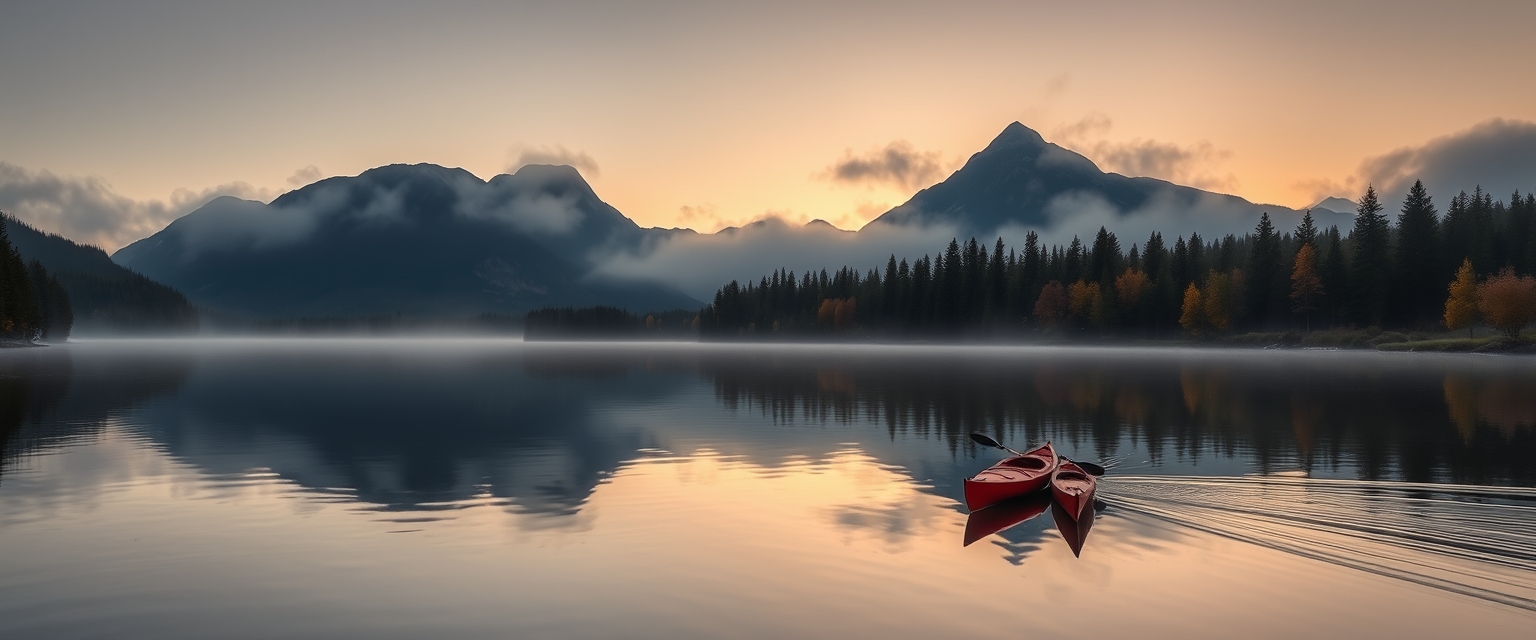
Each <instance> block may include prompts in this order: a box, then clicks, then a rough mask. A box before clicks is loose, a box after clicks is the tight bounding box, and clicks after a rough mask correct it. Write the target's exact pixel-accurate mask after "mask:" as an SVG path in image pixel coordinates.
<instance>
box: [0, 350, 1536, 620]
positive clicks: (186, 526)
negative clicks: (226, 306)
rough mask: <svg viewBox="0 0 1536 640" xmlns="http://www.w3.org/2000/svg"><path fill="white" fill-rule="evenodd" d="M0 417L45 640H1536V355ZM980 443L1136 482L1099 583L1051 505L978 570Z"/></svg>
mask: <svg viewBox="0 0 1536 640" xmlns="http://www.w3.org/2000/svg"><path fill="white" fill-rule="evenodd" d="M0 400H3V405H0V406H3V410H0V447H3V449H0V554H3V556H4V557H7V558H10V559H13V560H9V561H8V562H7V563H6V564H5V565H4V566H0V603H3V604H0V635H4V636H7V637H11V636H16V637H22V636H28V635H61V634H66V635H67V634H78V635H103V634H107V635H113V636H117V637H211V636H220V637H271V636H278V635H296V636H304V637H355V636H357V635H360V634H364V633H366V634H369V635H376V636H380V637H412V636H420V635H433V636H436V637H482V636H484V635H486V634H492V635H507V634H511V635H561V636H593V637H597V636H612V635H615V634H617V635H625V636H638V637H651V636H655V637H663V636H673V637H675V636H678V635H685V636H687V635H694V636H697V635H719V634H721V633H726V632H729V633H730V634H731V635H742V636H748V637H783V636H785V635H798V636H832V635H846V634H848V633H869V632H872V631H874V632H886V633H889V634H891V635H895V636H898V637H932V636H934V635H940V634H944V635H949V634H955V633H960V634H963V635H968V636H991V635H1014V634H1013V633H1012V632H1011V630H1010V629H1009V628H1008V627H1006V626H998V625H996V624H994V623H989V622H986V620H987V618H988V617H989V616H997V617H1003V616H1007V615H1012V614H1010V613H1009V612H1010V611H1013V610H1014V609H1016V607H1017V606H1019V603H1020V602H1037V601H1038V602H1044V601H1050V602H1055V603H1058V604H1062V605H1063V606H1079V605H1080V606H1085V607H1093V608H1094V609H1095V610H1099V611H1104V612H1105V613H1103V614H1102V616H1101V618H1102V619H1101V620H1099V621H1098V622H1097V623H1096V627H1095V630H1094V635H1096V636H1099V637H1105V636H1106V634H1107V635H1108V636H1115V635H1123V636H1126V637H1133V636H1137V635H1145V634H1146V633H1148V632H1149V631H1151V632H1153V633H1154V635H1172V634H1175V633H1179V634H1184V635H1186V636H1191V637H1230V636H1231V635H1232V634H1233V632H1234V629H1233V628H1230V627H1223V626H1221V625H1219V624H1216V623H1215V622H1213V621H1212V620H1211V619H1210V618H1209V615H1207V616H1206V617H1205V618H1202V617H1200V616H1199V615H1198V614H1197V612H1199V611H1201V610H1202V609H1205V608H1209V607H1218V608H1230V609H1232V610H1241V611H1243V612H1245V613H1246V614H1248V615H1249V617H1247V618H1243V619H1242V620H1243V622H1241V624H1243V625H1245V626H1244V627H1243V628H1242V630H1241V632H1240V633H1239V635H1246V636H1251V637H1282V636H1283V635H1286V634H1295V633H1302V632H1305V629H1306V627H1305V626H1304V625H1303V624H1302V622H1303V621H1302V620H1297V619H1294V618H1295V615H1294V612H1296V611H1298V610H1299V611H1307V612H1309V614H1310V615H1309V616H1308V617H1307V619H1308V620H1314V621H1315V620H1316V619H1323V620H1327V621H1328V622H1329V623H1330V624H1331V625H1333V627H1331V628H1334V629H1338V630H1351V629H1352V630H1355V631H1357V632H1359V633H1363V634H1367V635H1369V634H1376V633H1389V632H1397V633H1399V634H1403V635H1408V636H1435V635H1440V634H1438V633H1436V631H1444V632H1446V633H1454V632H1455V630H1456V629H1458V628H1460V627H1458V624H1459V621H1472V620H1475V621H1476V624H1477V625H1478V628H1479V629H1482V630H1483V631H1482V634H1483V635H1485V636H1488V637H1522V636H1521V634H1522V633H1523V631H1522V630H1528V629H1529V628H1530V627H1529V625H1530V624H1531V623H1532V622H1536V581H1533V580H1532V579H1531V578H1530V576H1531V575H1536V571H1533V569H1536V542H1533V539H1532V538H1531V536H1530V534H1529V531H1531V530H1532V529H1533V528H1536V527H1533V525H1536V463H1533V462H1532V461H1536V362H1533V361H1531V360H1529V359H1523V358H1499V357H1480V356H1463V355H1438V354H1437V355H1412V354H1378V353H1362V352H1258V351H1248V350H1230V351H1226V350H1178V349H1114V348H1103V349H1085V348H1040V347H999V346H964V347H956V346H900V347H891V346H877V345H783V344H779V345H739V344H701V343H605V344H590V343H586V344H583V343H569V344H562V343H523V342H521V341H517V340H502V339H340V340H322V339H285V340H276V339H274V340H237V339H229V340H220V339H207V340H185V341H177V340H110V341H86V342H80V343H78V344H70V345H66V346H61V347H51V348H47V349H12V350H4V351H0ZM973 431H979V432H985V433H988V434H989V435H992V436H993V437H995V438H997V439H999V440H1000V441H1002V442H1004V443H1005V444H1009V445H1010V446H1013V447H1015V448H1021V447H1023V446H1025V445H1030V444H1035V443H1038V442H1040V441H1044V440H1050V441H1052V442H1053V443H1055V444H1056V446H1057V447H1058V448H1059V449H1060V450H1061V451H1062V452H1063V453H1064V454H1066V455H1068V456H1069V457H1073V458H1076V459H1082V460H1093V461H1107V462H1109V463H1111V465H1112V468H1111V469H1110V474H1109V475H1108V476H1107V477H1106V478H1105V480H1104V481H1103V484H1102V485H1101V490H1100V499H1101V500H1102V501H1103V502H1104V508H1103V510H1101V511H1100V513H1099V515H1098V518H1097V521H1096V522H1095V523H1094V525H1093V528H1092V530H1091V532H1090V533H1088V534H1087V539H1086V542H1085V544H1084V546H1083V549H1082V555H1081V557H1080V558H1075V557H1073V554H1072V552H1071V551H1070V550H1069V549H1068V548H1067V546H1068V545H1067V544H1065V543H1064V542H1063V540H1062V539H1061V533H1059V532H1058V531H1057V530H1056V525H1055V524H1054V523H1053V521H1052V516H1051V514H1050V513H1049V512H1046V513H1045V514H1044V515H1041V516H1038V517H1034V518H1031V519H1028V520H1026V521H1024V522H1023V523H1021V524H1018V525H1017V526H1014V527H1012V528H1009V529H1006V530H1004V531H1002V532H1000V533H997V534H994V535H991V536H990V537H987V538H985V539H984V540H982V541H981V542H979V543H976V544H973V545H971V546H968V547H963V546H962V533H963V530H964V528H965V524H966V517H967V516H966V512H965V509H964V507H963V506H962V504H961V493H962V492H961V480H962V479H963V478H965V477H968V476H969V475H971V474H973V473H975V472H976V471H977V470H979V469H980V468H982V467H985V466H986V465H988V464H991V463H992V462H993V461H995V460H996V459H997V457H998V456H997V455H995V452H994V451H992V450H987V449H979V448H977V447H975V446H974V445H973V444H972V443H971V442H970V440H969V439H968V438H967V437H966V434H968V433H970V432H973ZM999 581H1002V582H999ZM985 584H1007V585H1010V593H1011V595H1010V597H1009V598H1003V599H999V598H978V597H977V596H976V592H975V589H974V587H976V585H985ZM790 610H793V611H796V612H799V615H796V616H784V615H782V614H783V612H784V611H790ZM957 610H968V611H979V612H980V613H978V614H975V615H965V616H961V619H957V616H956V614H955V611H957ZM81 611H86V612H88V614H81V613H80V612H81ZM870 611H880V612H882V613H880V614H879V615H873V614H870V613H869V612H870ZM1184 613H1187V614H1188V615H1187V616H1184V615H1183V614H1184ZM1265 621H1269V622H1270V623H1272V624H1270V623H1266V622H1265ZM1039 625H1040V626H1041V628H1042V629H1044V630H1047V631H1053V632H1056V633H1059V634H1060V635H1064V636H1066V637H1078V636H1081V635H1084V634H1083V631H1082V629H1080V628H1079V627H1077V626H1075V625H1074V624H1073V621H1072V620H1070V619H1067V618H1063V619H1059V620H1056V619H1045V620H1042V621H1041V622H1040V623H1039ZM107 630H110V632H108V631H107ZM557 630H558V631H557Z"/></svg>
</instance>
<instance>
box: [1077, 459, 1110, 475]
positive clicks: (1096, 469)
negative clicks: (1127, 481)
mask: <svg viewBox="0 0 1536 640" xmlns="http://www.w3.org/2000/svg"><path fill="white" fill-rule="evenodd" d="M1074 462H1076V461H1075V460H1074ZM1077 466H1079V467H1082V468H1083V471H1087V472H1088V473H1089V475H1095V476H1102V475H1104V467H1101V466H1099V465H1096V464H1094V463H1092V462H1078V463H1077Z"/></svg>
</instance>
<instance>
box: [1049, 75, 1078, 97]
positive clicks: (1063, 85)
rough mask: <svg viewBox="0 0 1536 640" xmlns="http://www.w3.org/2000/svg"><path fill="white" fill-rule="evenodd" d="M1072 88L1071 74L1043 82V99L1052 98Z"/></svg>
mask: <svg viewBox="0 0 1536 640" xmlns="http://www.w3.org/2000/svg"><path fill="white" fill-rule="evenodd" d="M1071 88H1072V76H1071V74H1066V73H1063V74H1060V75H1057V76H1055V77H1052V78H1051V79H1050V80H1047V81H1046V82H1045V97H1047V98H1054V97H1056V96H1059V95H1061V94H1063V93H1066V92H1067V90H1068V89H1071Z"/></svg>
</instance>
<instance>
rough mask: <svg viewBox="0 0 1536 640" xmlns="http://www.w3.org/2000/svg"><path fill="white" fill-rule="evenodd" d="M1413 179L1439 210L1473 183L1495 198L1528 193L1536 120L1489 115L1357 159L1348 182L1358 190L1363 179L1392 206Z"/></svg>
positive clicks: (1534, 171) (1535, 185) (1535, 160)
mask: <svg viewBox="0 0 1536 640" xmlns="http://www.w3.org/2000/svg"><path fill="white" fill-rule="evenodd" d="M1414 180H1423V181H1424V186H1425V188H1427V189H1429V192H1430V194H1431V195H1432V196H1434V199H1435V205H1436V206H1437V207H1439V208H1440V209H1441V210H1442V211H1444V210H1445V205H1446V203H1447V202H1449V200H1450V198H1451V197H1452V196H1455V195H1456V193H1457V192H1460V191H1463V190H1465V191H1467V192H1469V193H1470V192H1471V191H1472V189H1473V188H1474V187H1476V186H1477V185H1482V187H1483V190H1484V191H1487V192H1490V193H1492V194H1493V197H1494V198H1495V199H1506V200H1507V199H1508V198H1509V195H1510V193H1511V192H1513V191H1514V190H1515V189H1519V190H1520V192H1521V193H1530V192H1531V191H1533V190H1536V122H1526V121H1522V120H1504V119H1502V118H1494V119H1492V120H1487V121H1484V122H1482V123H1479V124H1477V125H1476V126H1473V127H1471V128H1469V129H1466V130H1464V131H1458V132H1456V133H1453V134H1450V135H1446V136H1441V137H1438V138H1435V139H1433V140H1430V141H1429V142H1426V143H1424V144H1423V145H1420V146H1417V147H1403V148H1401V149H1397V150H1396V151H1392V152H1391V153H1386V154H1383V155H1380V156H1376V157H1374V158H1369V159H1367V160H1365V161H1364V162H1362V163H1361V165H1360V171H1359V175H1358V177H1357V180H1356V181H1355V182H1356V184H1355V185H1354V186H1355V187H1356V189H1357V190H1358V191H1361V192H1364V190H1365V183H1370V184H1373V185H1375V187H1376V193H1377V194H1379V195H1380V196H1381V200H1382V202H1384V203H1387V204H1388V209H1389V210H1392V211H1395V210H1396V209H1397V206H1396V205H1399V204H1401V203H1402V199H1403V197H1404V195H1405V194H1407V193H1408V188H1409V187H1411V186H1412V185H1413V181H1414ZM1333 195H1339V194H1333ZM1343 195H1347V196H1350V197H1355V196H1358V195H1359V194H1357V193H1348V194H1343Z"/></svg>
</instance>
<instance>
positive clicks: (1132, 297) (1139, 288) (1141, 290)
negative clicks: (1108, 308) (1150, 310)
mask: <svg viewBox="0 0 1536 640" xmlns="http://www.w3.org/2000/svg"><path fill="white" fill-rule="evenodd" d="M1151 288H1152V280H1151V279H1149V278H1147V272H1145V271H1137V270H1136V269H1130V268H1127V269H1126V270H1125V273H1122V274H1120V275H1118V276H1116V277H1115V297H1116V299H1117V300H1119V301H1120V306H1122V307H1125V308H1127V309H1134V308H1136V306H1137V305H1139V304H1140V303H1141V298H1142V296H1145V295H1146V294H1147V290H1148V289H1151Z"/></svg>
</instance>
